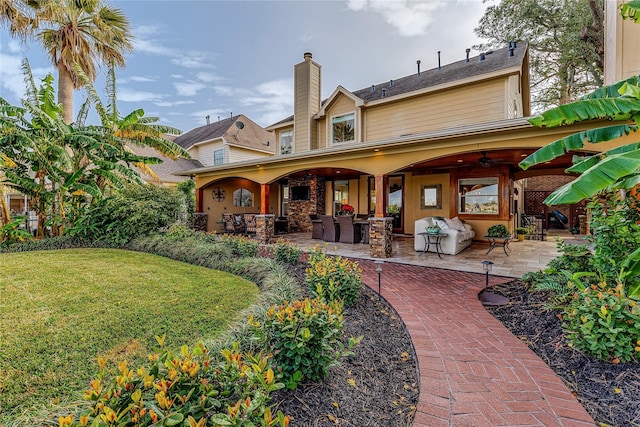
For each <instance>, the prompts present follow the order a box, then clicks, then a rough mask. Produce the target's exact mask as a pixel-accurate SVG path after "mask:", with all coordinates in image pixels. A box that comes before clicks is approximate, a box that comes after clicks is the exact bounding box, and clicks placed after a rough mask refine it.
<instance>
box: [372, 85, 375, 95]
mask: <svg viewBox="0 0 640 427" xmlns="http://www.w3.org/2000/svg"><path fill="white" fill-rule="evenodd" d="M375 91H376V85H371V93H373V92H375Z"/></svg>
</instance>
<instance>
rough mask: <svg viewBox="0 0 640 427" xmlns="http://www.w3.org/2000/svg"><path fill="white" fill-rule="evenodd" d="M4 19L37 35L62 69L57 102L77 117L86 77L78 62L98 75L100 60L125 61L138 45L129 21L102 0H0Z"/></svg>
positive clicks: (16, 31) (14, 29)
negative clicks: (76, 94)
mask: <svg viewBox="0 0 640 427" xmlns="http://www.w3.org/2000/svg"><path fill="white" fill-rule="evenodd" d="M0 24H5V25H6V24H9V28H10V31H11V33H12V34H13V35H20V36H22V37H27V36H34V37H35V38H36V39H37V40H38V41H39V42H40V43H42V46H43V47H44V48H45V49H46V51H47V52H48V54H49V57H50V59H51V62H52V63H53V65H55V67H56V68H57V69H58V102H59V103H60V104H62V106H63V109H64V110H63V111H64V121H65V122H66V123H71V122H72V121H73V91H74V89H77V88H80V87H82V85H83V83H82V82H81V81H80V79H79V78H78V74H77V73H76V71H75V66H74V65H75V64H78V66H79V67H80V69H82V71H83V72H84V73H85V74H86V75H87V76H88V77H89V78H90V79H91V81H94V80H95V78H96V73H97V72H96V68H97V65H98V63H103V64H113V65H116V66H124V63H125V61H124V54H125V53H127V52H130V51H132V50H133V44H132V41H133V36H132V35H131V33H130V29H129V21H128V20H127V18H126V17H125V16H124V14H123V13H122V12H121V11H120V10H119V9H115V8H111V7H108V6H105V5H103V4H102V0H0Z"/></svg>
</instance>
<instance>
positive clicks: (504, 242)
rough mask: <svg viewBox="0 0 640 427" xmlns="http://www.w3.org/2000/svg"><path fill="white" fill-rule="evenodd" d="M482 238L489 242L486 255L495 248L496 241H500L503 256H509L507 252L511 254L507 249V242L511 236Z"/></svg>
mask: <svg viewBox="0 0 640 427" xmlns="http://www.w3.org/2000/svg"><path fill="white" fill-rule="evenodd" d="M484 238H485V239H487V240H489V250H488V251H487V254H488V253H489V252H491V251H492V250H493V248H495V247H496V242H497V241H501V242H502V250H503V251H504V253H505V255H507V256H509V252H511V248H510V247H509V241H510V240H511V236H509V237H492V236H484ZM507 249H508V250H509V252H507ZM485 255H486V254H485Z"/></svg>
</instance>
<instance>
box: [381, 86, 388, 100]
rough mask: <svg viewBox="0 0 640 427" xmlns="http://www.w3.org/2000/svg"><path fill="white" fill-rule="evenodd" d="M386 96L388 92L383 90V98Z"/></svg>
mask: <svg viewBox="0 0 640 427" xmlns="http://www.w3.org/2000/svg"><path fill="white" fill-rule="evenodd" d="M385 96H387V90H386V89H384V88H383V89H382V97H383V98H384V97H385Z"/></svg>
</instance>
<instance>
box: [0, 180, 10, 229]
mask: <svg viewBox="0 0 640 427" xmlns="http://www.w3.org/2000/svg"><path fill="white" fill-rule="evenodd" d="M0 207H1V208H2V215H0V227H2V226H3V225H5V224H9V223H10V222H11V212H9V207H8V206H7V202H6V200H5V195H4V192H3V191H2V189H1V188H0ZM3 221H4V222H3Z"/></svg>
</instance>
